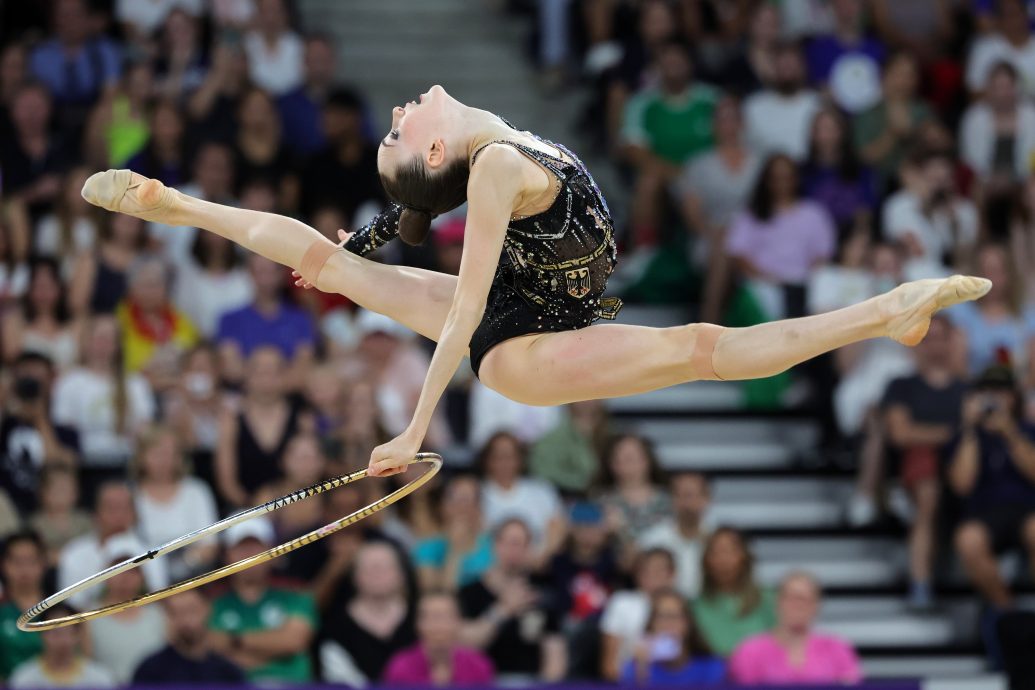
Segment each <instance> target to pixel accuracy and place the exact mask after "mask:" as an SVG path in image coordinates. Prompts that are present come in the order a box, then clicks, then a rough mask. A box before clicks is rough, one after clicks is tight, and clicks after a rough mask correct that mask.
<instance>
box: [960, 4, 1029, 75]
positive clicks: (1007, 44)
mask: <svg viewBox="0 0 1035 690" xmlns="http://www.w3.org/2000/svg"><path fill="white" fill-rule="evenodd" d="M996 5H997V6H998V10H999V11H998V15H999V21H998V22H997V25H998V27H999V31H994V32H990V33H987V34H985V35H984V36H981V37H980V38H978V39H977V40H976V41H975V42H974V46H973V47H972V48H971V49H970V55H969V56H968V57H967V67H966V81H967V88H968V89H970V90H971V91H972V92H975V93H977V92H980V91H981V90H982V89H984V88H985V87H986V86H987V85H988V77H989V75H990V74H991V72H992V69H993V68H994V67H995V66H996V64H997V63H1000V62H1003V61H1005V62H1009V63H1010V64H1011V65H1013V66H1014V67H1015V68H1016V69H1017V72H1018V74H1019V75H1020V83H1021V87H1022V90H1023V91H1024V92H1025V93H1027V94H1028V95H1033V94H1035V37H1033V36H1032V34H1031V31H1030V30H1029V28H1028V27H1029V22H1028V11H1027V8H1026V7H1025V3H1024V2H1022V1H1021V0H998V2H997V3H996Z"/></svg>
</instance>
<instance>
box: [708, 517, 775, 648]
mask: <svg viewBox="0 0 1035 690" xmlns="http://www.w3.org/2000/svg"><path fill="white" fill-rule="evenodd" d="M701 560H702V570H703V571H704V583H703V586H702V588H701V596H700V597H698V598H697V600H696V601H694V616H695V617H696V618H697V624H698V626H700V629H701V633H702V634H703V635H704V639H705V641H706V642H707V643H708V646H709V647H711V649H712V651H713V652H715V653H716V654H717V655H719V656H721V657H724V658H725V657H728V656H729V655H730V653H731V652H732V651H733V649H734V648H735V647H736V646H737V645H738V644H740V642H741V641H742V640H744V639H745V638H747V637H750V636H751V635H757V634H759V633H762V632H765V631H767V630H769V629H770V628H772V627H773V626H774V625H775V624H776V604H775V602H776V600H775V597H774V596H773V592H772V591H771V590H768V589H762V588H761V587H759V586H758V583H757V582H755V577H754V557H753V556H752V554H751V551H750V550H748V545H747V541H746V540H745V538H744V535H743V534H741V533H740V532H739V531H737V530H735V529H733V528H731V527H722V528H719V529H717V530H715V531H714V532H712V534H711V536H710V537H709V538H708V540H707V542H705V546H704V556H703V557H702V559H701Z"/></svg>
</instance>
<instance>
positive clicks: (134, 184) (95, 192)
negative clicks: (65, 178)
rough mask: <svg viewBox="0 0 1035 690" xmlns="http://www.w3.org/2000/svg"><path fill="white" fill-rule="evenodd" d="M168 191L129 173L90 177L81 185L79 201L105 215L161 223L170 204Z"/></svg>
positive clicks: (141, 176) (159, 185)
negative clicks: (96, 208)
mask: <svg viewBox="0 0 1035 690" xmlns="http://www.w3.org/2000/svg"><path fill="white" fill-rule="evenodd" d="M169 192H170V190H169V188H168V187H166V186H165V185H164V184H162V183H161V182H160V181H158V180H153V179H150V178H147V177H144V176H143V175H140V174H138V173H135V172H133V171H132V170H105V171H104V172H99V173H94V174H93V175H90V177H88V178H87V179H86V183H85V184H84V185H83V191H82V195H83V198H84V199H86V200H87V201H88V202H90V203H91V204H93V205H94V206H100V207H101V208H103V209H107V210H108V211H115V212H118V213H126V214H129V215H131V216H136V217H138V218H143V219H144V220H154V221H159V220H161V216H162V215H163V214H164V212H165V211H166V210H167V209H168V206H169V204H170V198H169V196H170V195H169Z"/></svg>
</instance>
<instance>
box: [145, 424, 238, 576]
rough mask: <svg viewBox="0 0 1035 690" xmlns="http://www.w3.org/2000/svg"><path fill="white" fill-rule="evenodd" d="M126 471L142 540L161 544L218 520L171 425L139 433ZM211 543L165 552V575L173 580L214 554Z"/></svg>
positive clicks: (211, 499) (208, 494)
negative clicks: (133, 486)
mask: <svg viewBox="0 0 1035 690" xmlns="http://www.w3.org/2000/svg"><path fill="white" fill-rule="evenodd" d="M131 473H132V475H133V478H134V480H135V482H136V486H135V491H134V496H135V499H136V507H137V520H138V529H139V531H140V536H141V538H142V539H143V541H144V543H145V544H148V545H151V546H156V545H158V544H164V543H165V542H167V541H169V540H170V539H175V538H176V537H179V536H181V535H183V534H187V533H189V532H193V531H194V530H196V529H201V528H202V527H207V526H208V525H211V524H212V523H213V522H215V521H216V520H217V519H218V514H217V512H216V501H215V497H214V496H213V495H212V490H211V489H210V488H209V487H208V485H207V484H205V483H204V482H203V481H201V480H200V479H197V478H195V477H192V476H190V467H189V466H188V463H187V458H186V455H185V454H184V452H183V448H182V447H181V445H180V438H179V436H178V435H177V434H176V433H175V432H174V431H173V430H172V429H170V428H168V427H164V426H157V427H155V428H153V429H151V430H150V431H149V432H147V433H146V434H145V435H144V437H143V438H142V439H141V442H140V448H139V450H138V451H137V454H136V456H135V457H134V459H133V463H132V465H131ZM216 548H217V544H216V542H215V541H214V540H202V541H200V542H198V543H196V544H193V545H192V546H190V547H188V548H186V549H184V550H183V551H177V552H176V553H172V554H169V556H168V559H169V572H170V574H171V575H172V577H173V578H177V579H179V578H182V577H186V576H187V575H190V574H191V573H192V572H194V571H196V570H198V569H199V568H201V567H202V566H204V565H206V564H208V563H210V562H211V561H212V560H213V559H214V558H215V556H216Z"/></svg>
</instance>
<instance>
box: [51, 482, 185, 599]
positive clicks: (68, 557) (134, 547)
mask: <svg viewBox="0 0 1035 690" xmlns="http://www.w3.org/2000/svg"><path fill="white" fill-rule="evenodd" d="M93 522H94V528H93V531H92V532H90V533H89V534H85V535H83V536H81V537H79V538H78V539H75V540H73V541H71V542H69V543H68V544H67V545H66V546H65V548H63V549H62V550H61V557H60V559H59V561H58V569H57V585H58V587H59V588H60V589H64V588H65V587H68V586H70V585H74V584H75V583H76V582H79V581H80V580H82V579H83V578H86V577H89V576H90V575H93V574H94V573H98V572H100V571H101V570H103V569H104V568H105V566H107V565H108V564H109V563H110V562H111V561H112V560H113V558H114V557H116V556H118V555H121V554H124V553H127V552H132V553H136V554H142V553H144V552H145V551H147V548H148V546H155V544H148V545H147V546H145V545H144V543H143V542H141V541H140V539H139V538H138V537H137V535H136V533H135V531H134V529H135V526H136V513H135V511H134V509H133V494H132V493H131V492H130V489H129V485H128V484H126V483H125V482H107V483H105V484H102V485H101V486H100V487H99V488H98V489H97V497H96V499H95V505H94V517H93ZM141 572H142V573H143V574H144V581H145V583H146V585H147V588H148V590H149V591H154V590H156V589H159V588H161V587H164V586H165V585H167V584H168V582H169V578H168V574H167V570H166V562H165V561H164V560H162V559H161V558H158V559H154V560H151V561H148V562H147V563H145V564H144V565H142V566H141ZM99 595H100V591H99V588H96V587H95V588H91V589H87V590H84V591H82V592H77V593H76V594H75V595H73V596H72V597H70V598H69V600H68V601H69V603H71V604H72V605H73V606H76V607H79V608H85V607H87V606H90V605H91V604H93V603H94V602H96V600H97V597H98V596H99Z"/></svg>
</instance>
